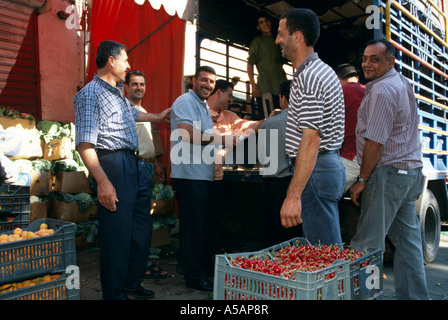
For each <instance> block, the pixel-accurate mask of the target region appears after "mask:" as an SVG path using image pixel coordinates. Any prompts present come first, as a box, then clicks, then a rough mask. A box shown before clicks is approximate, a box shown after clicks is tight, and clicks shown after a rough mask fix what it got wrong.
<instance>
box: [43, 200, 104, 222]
mask: <svg viewBox="0 0 448 320" xmlns="http://www.w3.org/2000/svg"><path fill="white" fill-rule="evenodd" d="M48 204H49V210H48V213H49V216H50V218H53V219H57V220H62V221H69V222H74V223H79V222H86V221H93V220H97V217H98V208H97V205H96V204H93V205H91V206H90V207H89V208H88V209H87V210H86V211H85V212H80V211H79V208H78V203H77V202H65V201H58V200H50V201H49V202H48Z"/></svg>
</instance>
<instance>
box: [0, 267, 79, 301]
mask: <svg viewBox="0 0 448 320" xmlns="http://www.w3.org/2000/svg"><path fill="white" fill-rule="evenodd" d="M67 278H68V274H67V273H64V274H61V276H60V277H59V278H57V279H56V280H53V281H49V282H45V283H40V284H37V285H34V286H30V287H26V288H21V289H16V290H13V291H10V292H6V293H3V294H0V300H80V290H79V289H75V288H70V289H69V288H68V287H67V286H66V281H67Z"/></svg>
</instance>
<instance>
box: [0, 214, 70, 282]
mask: <svg viewBox="0 0 448 320" xmlns="http://www.w3.org/2000/svg"><path fill="white" fill-rule="evenodd" d="M42 223H46V224H47V225H48V228H51V229H54V233H53V234H52V235H49V236H42V237H36V238H32V239H25V240H18V241H14V242H6V243H2V244H0V284H4V283H10V282H14V281H16V280H19V279H23V278H25V277H26V278H29V277H33V276H36V277H37V276H40V275H45V274H52V273H65V270H66V268H67V267H68V266H69V265H76V243H75V229H76V225H75V224H74V223H72V222H66V221H61V220H55V219H37V220H34V221H33V223H32V224H31V225H30V226H28V227H26V228H24V230H26V231H33V232H34V231H37V230H39V227H40V225H41V224H42ZM12 232H13V231H7V232H2V233H6V234H11V233H12Z"/></svg>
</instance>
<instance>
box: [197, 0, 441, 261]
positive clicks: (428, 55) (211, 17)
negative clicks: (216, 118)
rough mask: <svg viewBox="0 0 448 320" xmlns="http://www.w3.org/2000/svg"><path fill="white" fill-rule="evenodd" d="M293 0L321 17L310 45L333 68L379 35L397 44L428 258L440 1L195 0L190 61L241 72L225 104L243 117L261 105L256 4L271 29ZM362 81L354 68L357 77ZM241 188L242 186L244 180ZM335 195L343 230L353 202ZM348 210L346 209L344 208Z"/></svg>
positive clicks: (435, 212)
mask: <svg viewBox="0 0 448 320" xmlns="http://www.w3.org/2000/svg"><path fill="white" fill-rule="evenodd" d="M297 7H302V8H309V9H311V10H313V11H314V12H316V14H317V15H318V16H319V20H320V23H321V36H320V39H319V41H318V43H317V44H316V47H315V51H316V52H317V53H318V54H319V57H320V58H321V59H322V60H323V61H324V62H326V63H327V64H329V65H330V66H332V67H335V66H336V65H338V64H340V63H346V62H348V63H351V64H352V65H354V66H355V67H356V68H357V69H358V71H360V66H361V55H362V53H363V50H364V47H365V45H366V43H367V41H368V40H371V39H378V38H384V39H387V40H389V41H390V42H391V43H392V44H393V45H394V46H395V48H396V64H395V68H396V70H397V71H398V72H399V73H401V74H403V75H404V76H405V77H406V78H407V79H408V80H409V82H410V83H411V85H412V87H413V89H414V92H415V98H416V100H417V104H418V115H419V130H420V137H421V142H422V155H423V159H422V160H423V164H424V167H423V172H424V176H425V186H424V191H423V192H422V194H421V196H420V198H419V199H418V201H417V212H416V214H417V215H418V218H419V221H420V226H421V231H422V247H423V252H424V258H425V262H426V263H430V262H432V261H434V259H435V258H436V256H437V252H438V249H439V242H440V234H441V226H442V224H443V222H442V221H446V220H447V218H448V196H447V195H448V193H447V181H448V169H447V168H448V163H447V162H448V141H447V137H448V128H447V125H448V117H447V116H448V100H447V89H448V84H447V82H448V53H447V48H448V42H447V29H448V22H447V17H446V14H445V1H442V0H313V1H302V0H283V1H275V0H269V1H268V0H226V1H219V0H196V9H197V10H196V19H195V21H196V22H195V27H196V33H195V35H196V50H195V63H196V66H200V65H211V66H213V67H214V68H215V69H216V70H217V78H223V79H227V80H231V79H232V78H235V77H239V81H238V83H237V85H236V86H235V90H234V104H233V105H231V106H229V108H231V110H233V111H235V112H237V113H239V115H240V116H241V117H247V118H252V119H254V117H256V116H257V115H256V114H255V112H254V110H256V109H257V107H258V108H259V106H257V105H256V101H255V100H254V99H252V98H251V96H250V88H249V84H248V76H247V72H246V58H247V52H248V48H249V45H250V42H251V40H252V39H253V37H255V36H256V35H258V31H257V30H256V19H257V14H258V13H259V11H264V12H266V13H268V14H269V15H270V17H271V21H272V22H273V31H276V30H277V26H278V20H279V17H280V16H281V14H282V13H284V12H286V11H287V10H289V9H292V8H297ZM284 69H285V71H286V73H287V76H288V78H292V75H293V72H294V70H293V68H292V66H291V65H290V64H285V65H284ZM363 81H364V79H363V76H362V72H360V82H363ZM225 179H227V180H232V179H233V180H238V182H239V183H249V182H251V181H260V180H259V179H260V177H259V174H258V171H257V170H256V167H255V168H253V167H251V168H249V169H245V168H243V169H241V168H238V170H237V169H235V168H232V169H231V170H228V171H226V172H225ZM258 186H260V185H258ZM260 188H262V187H260ZM242 189H243V190H245V192H247V190H248V188H247V186H246V187H243V188H242ZM260 194H261V189H260V190H259V191H257V192H256V193H255V196H259V197H261V196H260ZM341 202H342V204H341V210H340V211H341V212H340V216H341V229H342V230H346V229H347V228H350V227H347V228H345V226H344V224H343V221H349V222H350V223H348V224H351V225H352V227H351V228H352V229H351V231H350V230H349V231H348V233H349V234H350V232H352V233H353V232H354V231H353V228H355V227H353V226H356V223H355V222H356V208H355V209H353V205H352V204H350V203H349V202H350V201H349V199H348V198H344V199H342V200H341ZM252 203H253V204H256V203H257V199H255V200H254V199H252ZM252 208H256V206H252ZM350 211H351V212H352V214H349V213H348V212H350ZM353 211H355V214H353ZM245 214H246V215H247V212H246V213H245ZM358 215H359V213H358ZM344 216H345V217H346V218H345V219H344ZM347 217H348V218H347ZM254 220H255V219H254Z"/></svg>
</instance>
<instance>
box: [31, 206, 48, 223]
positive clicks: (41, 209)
mask: <svg viewBox="0 0 448 320" xmlns="http://www.w3.org/2000/svg"><path fill="white" fill-rule="evenodd" d="M47 208H48V207H47V203H46V202H35V203H30V223H31V222H33V221H34V220H36V219H46V218H48V213H47Z"/></svg>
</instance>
